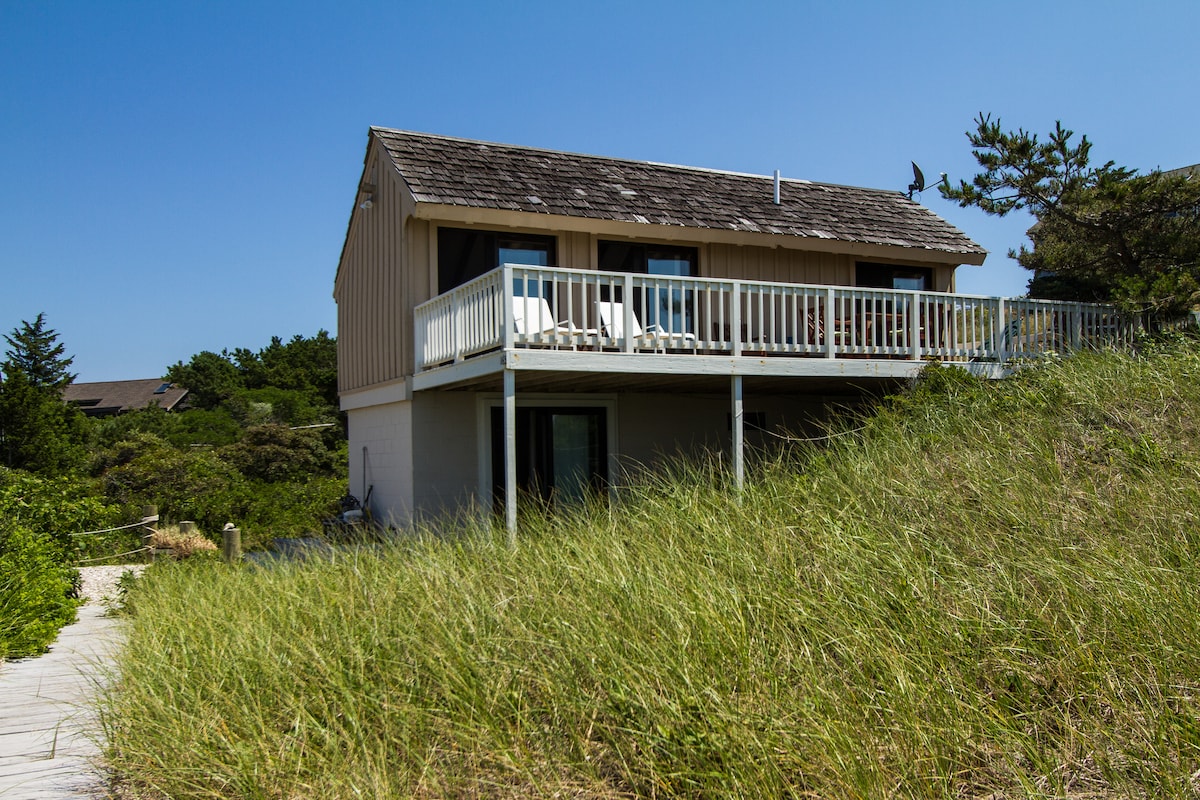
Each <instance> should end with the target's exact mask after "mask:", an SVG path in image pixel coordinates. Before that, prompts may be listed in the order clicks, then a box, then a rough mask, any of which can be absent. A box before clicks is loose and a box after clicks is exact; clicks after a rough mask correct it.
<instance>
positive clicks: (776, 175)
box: [775, 170, 779, 205]
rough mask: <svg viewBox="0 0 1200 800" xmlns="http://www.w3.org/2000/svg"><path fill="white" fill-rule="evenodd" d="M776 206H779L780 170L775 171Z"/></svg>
mask: <svg viewBox="0 0 1200 800" xmlns="http://www.w3.org/2000/svg"><path fill="white" fill-rule="evenodd" d="M775 205H779V170H775Z"/></svg>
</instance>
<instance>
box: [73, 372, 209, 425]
mask: <svg viewBox="0 0 1200 800" xmlns="http://www.w3.org/2000/svg"><path fill="white" fill-rule="evenodd" d="M187 393H188V390H187V389H185V388H183V387H182V386H176V385H175V384H172V383H167V382H166V381H164V380H162V379H161V378H145V379H143V380H134V381H100V382H98V383H72V384H71V385H69V386H68V387H67V388H66V389H64V390H63V400H65V401H66V402H68V403H74V404H75V405H77V406H79V408H80V410H81V411H83V413H84V414H87V415H88V416H89V417H104V416H109V415H112V414H120V413H123V412H125V411H137V410H138V409H142V408H146V407H147V406H152V405H153V406H158V407H159V408H163V409H165V410H167V411H171V410H172V409H174V408H176V407H177V406H178V405H179V404H180V402H181V401H182V400H183V398H184V397H186V396H187Z"/></svg>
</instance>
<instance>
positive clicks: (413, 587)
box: [104, 343, 1200, 798]
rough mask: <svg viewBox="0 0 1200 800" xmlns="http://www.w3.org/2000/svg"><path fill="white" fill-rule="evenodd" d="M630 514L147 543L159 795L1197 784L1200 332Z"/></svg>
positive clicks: (680, 793)
mask: <svg viewBox="0 0 1200 800" xmlns="http://www.w3.org/2000/svg"><path fill="white" fill-rule="evenodd" d="M621 497H622V500H621V502H620V503H619V504H618V505H617V506H615V507H613V508H611V509H608V508H601V507H596V508H589V509H582V510H577V511H575V512H572V513H568V514H563V515H561V516H558V517H555V518H552V519H549V520H545V519H535V518H533V517H529V518H526V519H524V520H523V530H522V534H521V537H520V542H519V545H518V547H517V548H515V549H513V550H509V549H507V548H506V547H505V546H504V536H503V534H502V533H501V532H499V531H496V530H487V529H470V528H467V527H464V528H462V529H461V530H457V531H454V532H452V533H451V532H445V531H443V532H441V533H440V534H439V535H434V534H433V533H426V534H425V535H424V536H423V537H422V538H420V539H419V540H415V541H410V542H407V543H405V544H403V545H399V546H396V547H394V548H390V549H387V550H383V551H370V552H369V551H360V552H354V553H346V554H343V555H340V556H338V557H337V558H336V559H334V560H333V561H331V562H328V563H320V564H304V565H293V566H288V567H281V568H278V569H270V570H261V569H259V570H252V569H229V568H225V567H223V565H220V564H216V563H200V564H192V565H187V564H181V565H163V566H162V567H159V566H156V567H155V569H153V570H151V571H150V572H148V573H147V574H146V576H145V577H144V578H143V579H142V580H141V581H139V583H138V585H137V586H136V587H135V588H134V589H133V590H132V592H131V596H130V602H131V607H132V609H133V613H132V616H131V618H130V643H129V646H128V649H127V650H126V652H125V654H124V656H123V660H122V662H121V665H120V673H121V674H120V678H119V681H118V682H117V683H116V684H115V685H114V688H113V690H112V691H111V692H110V694H109V696H108V697H107V698H106V700H105V706H104V718H105V722H106V725H107V728H108V732H109V735H110V737H111V738H110V741H111V744H112V746H111V754H110V755H111V762H112V764H113V766H114V767H115V768H116V769H117V770H118V771H120V772H121V773H122V774H123V775H125V776H126V777H127V779H128V780H129V781H130V783H131V785H132V786H134V787H136V788H137V789H138V790H139V791H141V792H142V794H143V796H146V797H154V796H159V795H161V796H164V797H221V798H225V797H252V798H357V797H407V796H416V797H446V796H451V797H456V796H457V797H551V796H558V797H635V796H636V797H797V798H800V797H814V798H815V797H823V798H880V797H931V798H932V797H938V798H964V797H966V798H971V797H989V796H992V793H1000V794H997V795H996V796H1003V797H1042V796H1048V797H1060V796H1065V797H1076V798H1084V797H1129V796H1133V797H1138V796H1147V797H1179V798H1195V797H1197V796H1200V559H1198V556H1200V522H1198V519H1197V515H1198V514H1200V354H1198V353H1197V351H1196V349H1195V346H1194V344H1193V345H1188V344H1186V343H1185V344H1182V345H1172V346H1163V347H1161V348H1159V349H1157V350H1156V351H1155V352H1151V353H1144V354H1143V355H1142V357H1140V358H1137V359H1134V358H1130V357H1125V356H1117V355H1112V354H1088V355H1082V356H1079V357H1075V358H1071V359H1068V360H1064V361H1062V362H1058V363H1052V364H1048V365H1046V366H1044V367H1039V368H1037V369H1034V370H1029V371H1027V372H1024V373H1022V374H1021V375H1020V376H1019V377H1018V378H1016V379H1013V380H1010V381H1006V382H1004V383H1002V384H990V385H984V384H981V383H979V382H976V381H974V380H971V379H968V378H966V377H965V376H963V375H962V374H961V373H956V372H952V371H948V370H934V371H932V372H931V373H930V374H929V375H928V376H927V377H926V378H925V379H924V380H923V381H922V383H921V384H920V386H919V387H918V388H916V389H915V390H914V391H912V392H910V393H908V394H906V395H905V396H904V397H902V398H899V399H897V400H895V401H892V402H890V403H889V404H887V407H886V408H884V409H882V410H881V411H880V413H879V414H878V415H876V416H873V417H872V418H871V419H870V420H868V421H867V422H866V427H865V428H863V429H862V430H856V431H852V432H850V433H849V434H847V435H844V436H839V437H836V438H834V439H832V440H831V444H830V445H828V446H827V447H824V448H822V449H816V448H806V449H801V450H794V451H792V452H789V453H787V454H786V455H783V456H780V457H779V458H777V459H774V460H772V461H770V462H768V463H763V464H761V465H760V466H759V467H758V468H757V469H756V470H755V471H754V474H753V475H752V477H751V480H750V481H749V485H748V486H747V488H746V490H745V492H744V493H743V495H742V496H741V498H740V500H739V498H738V497H737V495H736V494H735V493H734V492H733V491H732V490H730V489H729V488H728V487H727V486H726V485H725V484H724V477H723V475H722V473H721V470H720V469H719V468H717V467H715V466H713V465H694V466H690V467H679V468H678V469H677V470H675V471H674V472H673V473H672V474H667V475H662V474H659V475H658V476H655V477H649V478H645V479H641V480H638V481H636V482H634V485H631V486H629V487H627V488H626V489H624V490H623V491H622V493H621Z"/></svg>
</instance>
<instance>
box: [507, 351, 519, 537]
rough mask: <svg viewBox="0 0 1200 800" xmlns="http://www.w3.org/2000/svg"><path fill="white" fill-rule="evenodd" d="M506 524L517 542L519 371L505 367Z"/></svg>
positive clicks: (509, 533)
mask: <svg viewBox="0 0 1200 800" xmlns="http://www.w3.org/2000/svg"><path fill="white" fill-rule="evenodd" d="M504 526H505V528H506V529H507V530H508V546H509V547H514V546H516V544H517V373H516V372H514V371H513V370H511V369H509V368H508V367H507V366H505V368H504Z"/></svg>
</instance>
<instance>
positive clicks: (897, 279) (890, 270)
mask: <svg viewBox="0 0 1200 800" xmlns="http://www.w3.org/2000/svg"><path fill="white" fill-rule="evenodd" d="M854 282H855V285H857V286H862V287H865V288H870V289H906V290H908V291H912V292H928V291H932V290H933V270H932V269H930V268H928V267H905V266H900V265H897V264H873V263H870V262H866V261H860V262H858V264H856V265H855V276H854Z"/></svg>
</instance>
